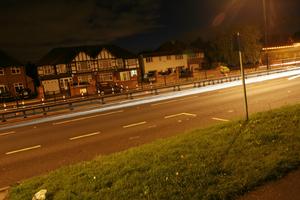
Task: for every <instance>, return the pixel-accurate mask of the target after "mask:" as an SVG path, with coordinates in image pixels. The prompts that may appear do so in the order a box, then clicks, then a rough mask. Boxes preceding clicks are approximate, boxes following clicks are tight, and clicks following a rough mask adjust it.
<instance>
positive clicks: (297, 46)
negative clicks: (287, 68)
mask: <svg viewBox="0 0 300 200" xmlns="http://www.w3.org/2000/svg"><path fill="white" fill-rule="evenodd" d="M267 56H268V58H269V64H270V65H273V64H274V65H275V66H276V65H277V64H282V63H287V62H293V61H295V60H298V61H299V60H300V43H294V44H292V45H287V46H277V47H268V48H263V51H262V56H261V60H262V63H263V64H266V63H267Z"/></svg>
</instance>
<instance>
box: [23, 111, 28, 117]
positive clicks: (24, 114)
mask: <svg viewBox="0 0 300 200" xmlns="http://www.w3.org/2000/svg"><path fill="white" fill-rule="evenodd" d="M23 116H24V118H27V115H26V111H25V110H23Z"/></svg>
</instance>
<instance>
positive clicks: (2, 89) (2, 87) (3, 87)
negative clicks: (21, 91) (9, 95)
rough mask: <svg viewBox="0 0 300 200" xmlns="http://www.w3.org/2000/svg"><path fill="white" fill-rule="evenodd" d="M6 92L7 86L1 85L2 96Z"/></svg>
mask: <svg viewBox="0 0 300 200" xmlns="http://www.w3.org/2000/svg"><path fill="white" fill-rule="evenodd" d="M5 92H6V87H5V85H0V94H1V93H5Z"/></svg>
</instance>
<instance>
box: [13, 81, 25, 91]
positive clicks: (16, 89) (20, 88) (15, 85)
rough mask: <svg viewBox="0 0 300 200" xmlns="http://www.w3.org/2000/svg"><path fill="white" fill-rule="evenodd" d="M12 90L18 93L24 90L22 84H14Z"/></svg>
mask: <svg viewBox="0 0 300 200" xmlns="http://www.w3.org/2000/svg"><path fill="white" fill-rule="evenodd" d="M14 88H15V91H16V92H19V91H20V90H22V89H24V85H23V83H14Z"/></svg>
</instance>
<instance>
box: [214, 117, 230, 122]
mask: <svg viewBox="0 0 300 200" xmlns="http://www.w3.org/2000/svg"><path fill="white" fill-rule="evenodd" d="M212 119H213V120H216V121H222V122H229V121H230V120H228V119H221V118H216V117H213V118H212Z"/></svg>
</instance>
